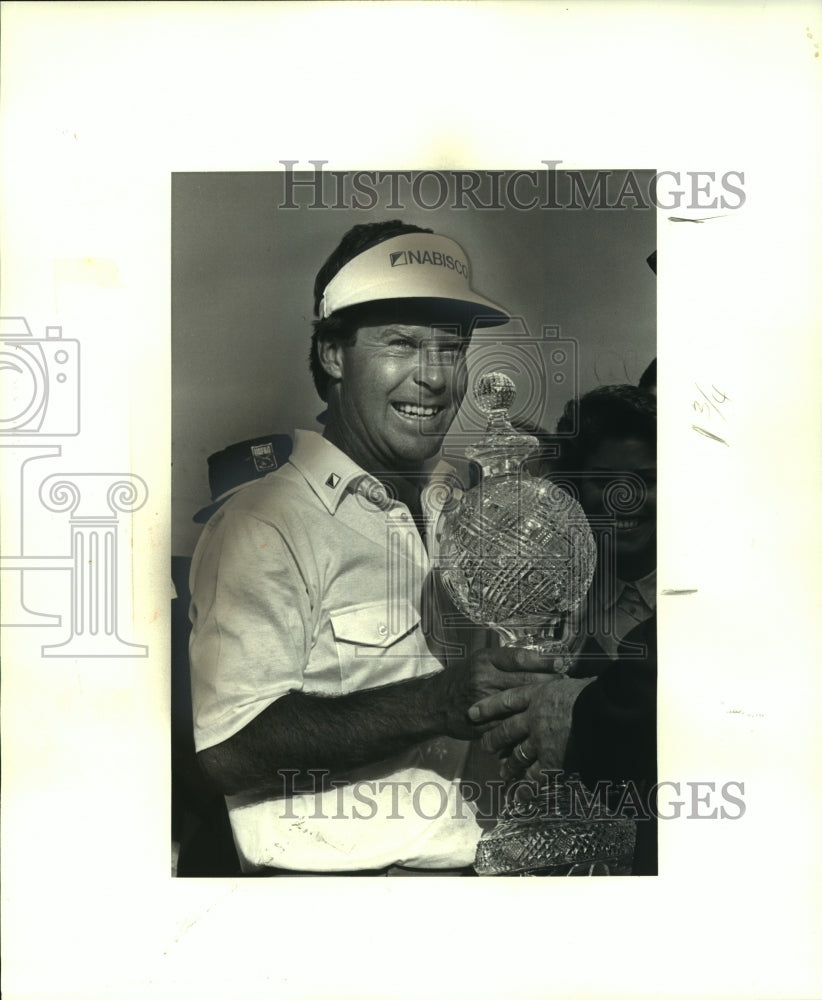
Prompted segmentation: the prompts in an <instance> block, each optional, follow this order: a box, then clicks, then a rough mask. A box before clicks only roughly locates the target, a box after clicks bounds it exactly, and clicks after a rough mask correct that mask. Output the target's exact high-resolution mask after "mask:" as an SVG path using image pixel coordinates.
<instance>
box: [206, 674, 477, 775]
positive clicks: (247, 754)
mask: <svg viewBox="0 0 822 1000" xmlns="http://www.w3.org/2000/svg"><path fill="white" fill-rule="evenodd" d="M446 673H447V672H443V673H440V674H433V675H430V676H427V677H418V678H414V679H413V680H409V681H402V682H400V683H397V684H389V685H386V686H385V687H379V688H371V689H370V690H366V691H356V692H354V693H352V694H348V695H342V696H339V697H321V696H318V695H307V694H302V693H299V692H294V693H292V694H288V695H285V696H284V697H282V698H279V699H278V700H277V701H275V702H274V703H273V704H271V705H269V706H268V707H267V708H266V709H264V710H263V711H262V712H261V713H260V714H259V715H258V716H257V717H256V718H255V719H253V720H252V721H251V722H250V723H248V725H246V726H245V727H244V728H243V729H241V730H240V731H239V732H238V733H235V734H234V736H232V737H230V738H229V739H227V740H225V741H224V742H222V743H218V744H217V745H216V746H213V747H209V748H208V749H206V750H203V751H201V752H200V754H199V759H200V763H201V765H202V766H203V768H204V770H205V772H206V774H207V775H208V776H209V777H210V778H211V780H212V781H213V782H214V784H215V785H217V786H218V787H219V788H220V790H221V791H222V792H223V793H224V794H226V795H232V794H236V793H239V792H244V791H251V790H255V789H258V788H270V787H272V786H278V787H280V788H282V789H283V790H284V791H287V790H288V786H287V784H286V783H285V782H284V776H288V777H289V780H290V781H292V782H293V783H294V784H295V785H300V784H305V783H311V784H313V783H314V780H315V777H316V773H315V774H313V775H312V774H310V773H309V772H317V771H326V772H328V773H329V774H330V775H331V776H332V777H333V776H334V775H335V774H336V773H340V772H344V771H345V770H347V769H350V768H353V767H357V766H359V765H362V764H367V763H370V762H372V761H378V760H382V759H384V758H386V757H390V756H391V755H392V754H395V753H399V752H400V751H402V750H405V749H407V748H408V747H409V746H412V745H413V744H415V743H419V742H420V741H422V740H425V739H428V738H430V737H433V736H436V735H438V734H441V733H445V732H449V731H451V730H452V729H453V721H452V720H451V719H450V717H449V711H448V706H449V704H453V702H454V698H453V696H452V695H451V692H450V690H449V688H451V687H453V684H454V681H455V680H456V678H452V677H446V676H445V674H446ZM459 700H461V699H459ZM295 772H297V773H296V774H295Z"/></svg>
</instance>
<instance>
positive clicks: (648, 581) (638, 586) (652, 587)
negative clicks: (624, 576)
mask: <svg viewBox="0 0 822 1000" xmlns="http://www.w3.org/2000/svg"><path fill="white" fill-rule="evenodd" d="M627 587H633V588H634V589H635V590H636V592H637V593H638V594H639V596H640V597H641V598H642V601H643V603H644V604H645V606H646V607H647V608H648V610H649V611H656V569H652V570H651V572H650V573H647V574H646V575H645V576H642V577H640V578H639V579H638V580H630V581H628V580H615V581H614V589H613V591H612V593H611V595H610V600H609V601H608V603H607V604H606V607H609V608H611V607H613V606H614V605H615V604H616V603H617V602H618V601H619V599H620V597H622V595H623V594H624V593H625V589H626V588H627Z"/></svg>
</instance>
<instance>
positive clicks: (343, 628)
mask: <svg viewBox="0 0 822 1000" xmlns="http://www.w3.org/2000/svg"><path fill="white" fill-rule="evenodd" d="M329 618H330V619H331V628H332V629H333V630H334V638H335V639H337V641H339V642H352V643H355V644H356V645H358V646H383V647H385V646H391V645H392V644H393V643H395V642H396V641H397V640H398V639H402V637H403V636H404V635H408V633H409V632H411V631H412V630H413V629H415V628H416V627H417V625H419V622H420V616H419V612H418V611H417V609H416V608H415V607H414V605H413V604H411V603H410V602H408V601H405V602H402V603H389V602H387V601H372V602H370V603H369V604H358V605H356V606H355V607H353V608H345V609H343V610H341V611H331V612H329Z"/></svg>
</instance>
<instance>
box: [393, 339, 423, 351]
mask: <svg viewBox="0 0 822 1000" xmlns="http://www.w3.org/2000/svg"><path fill="white" fill-rule="evenodd" d="M388 343H389V346H390V347H399V348H401V349H404V350H409V351H410V350H416V347H417V345H416V344H415V343H414V341H413V340H408V338H407V337H394V338H393V339H392V340H389V342H388Z"/></svg>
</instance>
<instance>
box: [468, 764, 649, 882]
mask: <svg viewBox="0 0 822 1000" xmlns="http://www.w3.org/2000/svg"><path fill="white" fill-rule="evenodd" d="M569 801H570V797H569V793H568V787H567V785H565V784H564V783H563V782H559V783H556V784H553V783H552V784H551V785H549V786H548V787H547V788H543V789H542V790H541V793H540V797H539V798H538V799H537V800H536V801H535V802H533V803H532V804H531V807H530V808H527V809H526V811H525V812H523V811H522V810H521V809H511V810H510V811H509V812H508V813H507V814H506V815H504V816H503V818H502V819H500V820H499V822H498V823H497V825H496V826H495V827H494V828H493V829H492V830H489V831H487V832H486V833H484V834H483V835H482V837H481V838H480V842H479V844H478V845H477V853H476V858H475V860H474V870H475V871H476V873H477V874H478V875H554V876H556V875H561V876H569V875H630V874H632V868H633V858H634V847H635V844H636V823H635V822H634V820H632V819H625V818H620V817H616V816H614V815H613V814H611V813H609V812H608V811H607V810H605V809H603V810H602V811H601V812H600V813H598V814H597V815H595V816H586V817H581V816H576V815H573V810H569V809H568V808H567V807H568V804H569Z"/></svg>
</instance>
